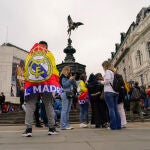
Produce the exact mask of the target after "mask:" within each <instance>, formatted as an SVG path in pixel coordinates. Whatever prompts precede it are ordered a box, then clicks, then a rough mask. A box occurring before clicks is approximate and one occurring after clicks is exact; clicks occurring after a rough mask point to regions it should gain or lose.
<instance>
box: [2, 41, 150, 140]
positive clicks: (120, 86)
mask: <svg viewBox="0 0 150 150" xmlns="http://www.w3.org/2000/svg"><path fill="white" fill-rule="evenodd" d="M36 50H37V52H36ZM39 51H40V52H39ZM36 54H37V56H36ZM40 54H41V56H40ZM46 55H47V56H46ZM45 56H46V57H45ZM48 58H49V59H51V62H52V64H51V67H52V68H51V70H50V69H49V65H50V64H49V62H50V61H49V60H48ZM30 59H31V60H30ZM40 63H41V64H40ZM21 64H23V65H25V66H22V67H23V69H24V68H25V69H24V70H23V71H24V74H23V72H22V71H21V75H24V76H25V80H24V81H23V82H22V81H21V80H20V79H22V78H18V79H19V82H18V83H19V91H20V93H21V94H20V102H21V109H22V108H23V110H24V111H25V124H26V130H25V132H24V133H23V134H22V135H23V136H26V137H30V136H32V123H33V116H34V118H35V122H36V126H37V127H42V123H41V120H42V121H43V123H44V125H45V126H46V127H48V129H49V130H48V135H53V134H58V132H57V130H56V127H60V129H61V130H72V129H73V127H72V126H71V125H70V122H69V118H70V116H69V115H70V111H71V109H76V106H77V105H78V106H79V108H80V115H79V127H81V128H87V127H89V126H94V127H95V128H106V129H111V130H121V129H122V128H126V124H127V120H126V114H125V111H126V110H129V111H130V119H131V121H134V114H135V112H136V113H138V114H139V118H140V119H141V121H142V122H143V121H144V117H143V114H144V113H143V110H148V109H150V86H148V87H147V88H146V87H144V86H142V87H139V85H138V82H132V83H127V82H126V81H124V80H123V77H122V75H121V74H119V72H118V70H117V69H116V68H114V66H113V65H112V64H111V63H110V62H109V61H104V62H103V63H102V67H103V69H104V76H102V74H101V73H96V74H93V73H91V74H90V75H89V77H88V78H87V75H86V73H83V74H80V75H79V74H78V75H72V70H71V69H72V68H71V67H70V66H67V65H66V66H64V68H63V69H62V71H61V72H60V74H59V73H58V71H57V68H56V64H55V59H54V56H53V55H52V53H51V52H50V51H48V44H47V43H46V42H45V41H40V42H39V43H38V44H35V45H34V47H33V48H32V49H31V51H30V52H29V54H28V56H27V59H26V63H25V64H24V62H22V63H21ZM26 71H28V72H26ZM50 71H53V72H50ZM49 74H50V75H51V76H50V75H49ZM19 75H20V74H19ZM22 83H23V84H22ZM2 97H3V93H2V94H1V96H0V110H2V103H3V101H4V98H2ZM89 109H91V117H90V118H89ZM39 118H40V119H39Z"/></svg>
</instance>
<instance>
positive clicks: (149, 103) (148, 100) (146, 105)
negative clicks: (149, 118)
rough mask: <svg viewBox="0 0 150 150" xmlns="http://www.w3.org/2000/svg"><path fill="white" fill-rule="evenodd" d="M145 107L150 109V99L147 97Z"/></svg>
mask: <svg viewBox="0 0 150 150" xmlns="http://www.w3.org/2000/svg"><path fill="white" fill-rule="evenodd" d="M144 107H145V108H148V107H150V97H146V98H145V99H144Z"/></svg>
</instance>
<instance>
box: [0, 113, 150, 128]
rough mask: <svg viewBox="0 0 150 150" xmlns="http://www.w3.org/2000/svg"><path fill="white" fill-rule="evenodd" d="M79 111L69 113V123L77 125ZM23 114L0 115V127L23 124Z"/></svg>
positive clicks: (149, 116) (137, 118) (145, 117)
mask: <svg viewBox="0 0 150 150" xmlns="http://www.w3.org/2000/svg"><path fill="white" fill-rule="evenodd" d="M79 113H80V112H79V110H77V111H73V110H72V111H71V112H70V123H79ZM147 114H148V115H146V116H144V119H145V121H150V111H148V112H147ZM90 117H91V110H89V119H90ZM126 117H127V121H130V118H129V111H127V112H126ZM24 119H25V113H24V112H23V111H21V112H19V111H18V112H9V113H2V114H0V125H2V124H8V125H9V124H14V125H16V124H18V125H19V124H20V125H21V124H24ZM134 119H135V121H140V119H139V116H138V115H137V114H135V118H134Z"/></svg>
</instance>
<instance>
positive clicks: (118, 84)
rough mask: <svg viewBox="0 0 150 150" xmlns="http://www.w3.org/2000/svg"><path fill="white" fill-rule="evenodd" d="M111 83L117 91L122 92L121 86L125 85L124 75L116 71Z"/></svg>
mask: <svg viewBox="0 0 150 150" xmlns="http://www.w3.org/2000/svg"><path fill="white" fill-rule="evenodd" d="M110 85H111V86H112V88H113V90H114V91H115V92H120V91H121V88H122V87H123V86H124V81H123V78H122V76H121V75H120V74H117V73H114V80H113V84H111V83H110Z"/></svg>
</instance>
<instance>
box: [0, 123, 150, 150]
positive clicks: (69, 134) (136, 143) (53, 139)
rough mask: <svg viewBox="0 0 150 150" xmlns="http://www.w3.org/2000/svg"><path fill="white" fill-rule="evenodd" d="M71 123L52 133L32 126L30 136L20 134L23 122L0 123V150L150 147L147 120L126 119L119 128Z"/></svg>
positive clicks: (129, 149)
mask: <svg viewBox="0 0 150 150" xmlns="http://www.w3.org/2000/svg"><path fill="white" fill-rule="evenodd" d="M72 126H73V127H75V129H73V130H70V131H69V130H63V131H62V130H61V131H60V134H59V135H51V136H48V135H47V130H48V129H47V128H35V127H33V137H30V138H27V137H21V133H22V132H23V131H24V129H25V127H24V126H0V150H150V122H144V123H141V122H136V123H128V125H127V128H126V129H122V130H118V131H112V130H108V129H95V128H84V129H83V128H79V125H77V124H73V125H72ZM58 130H59V129H58Z"/></svg>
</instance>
